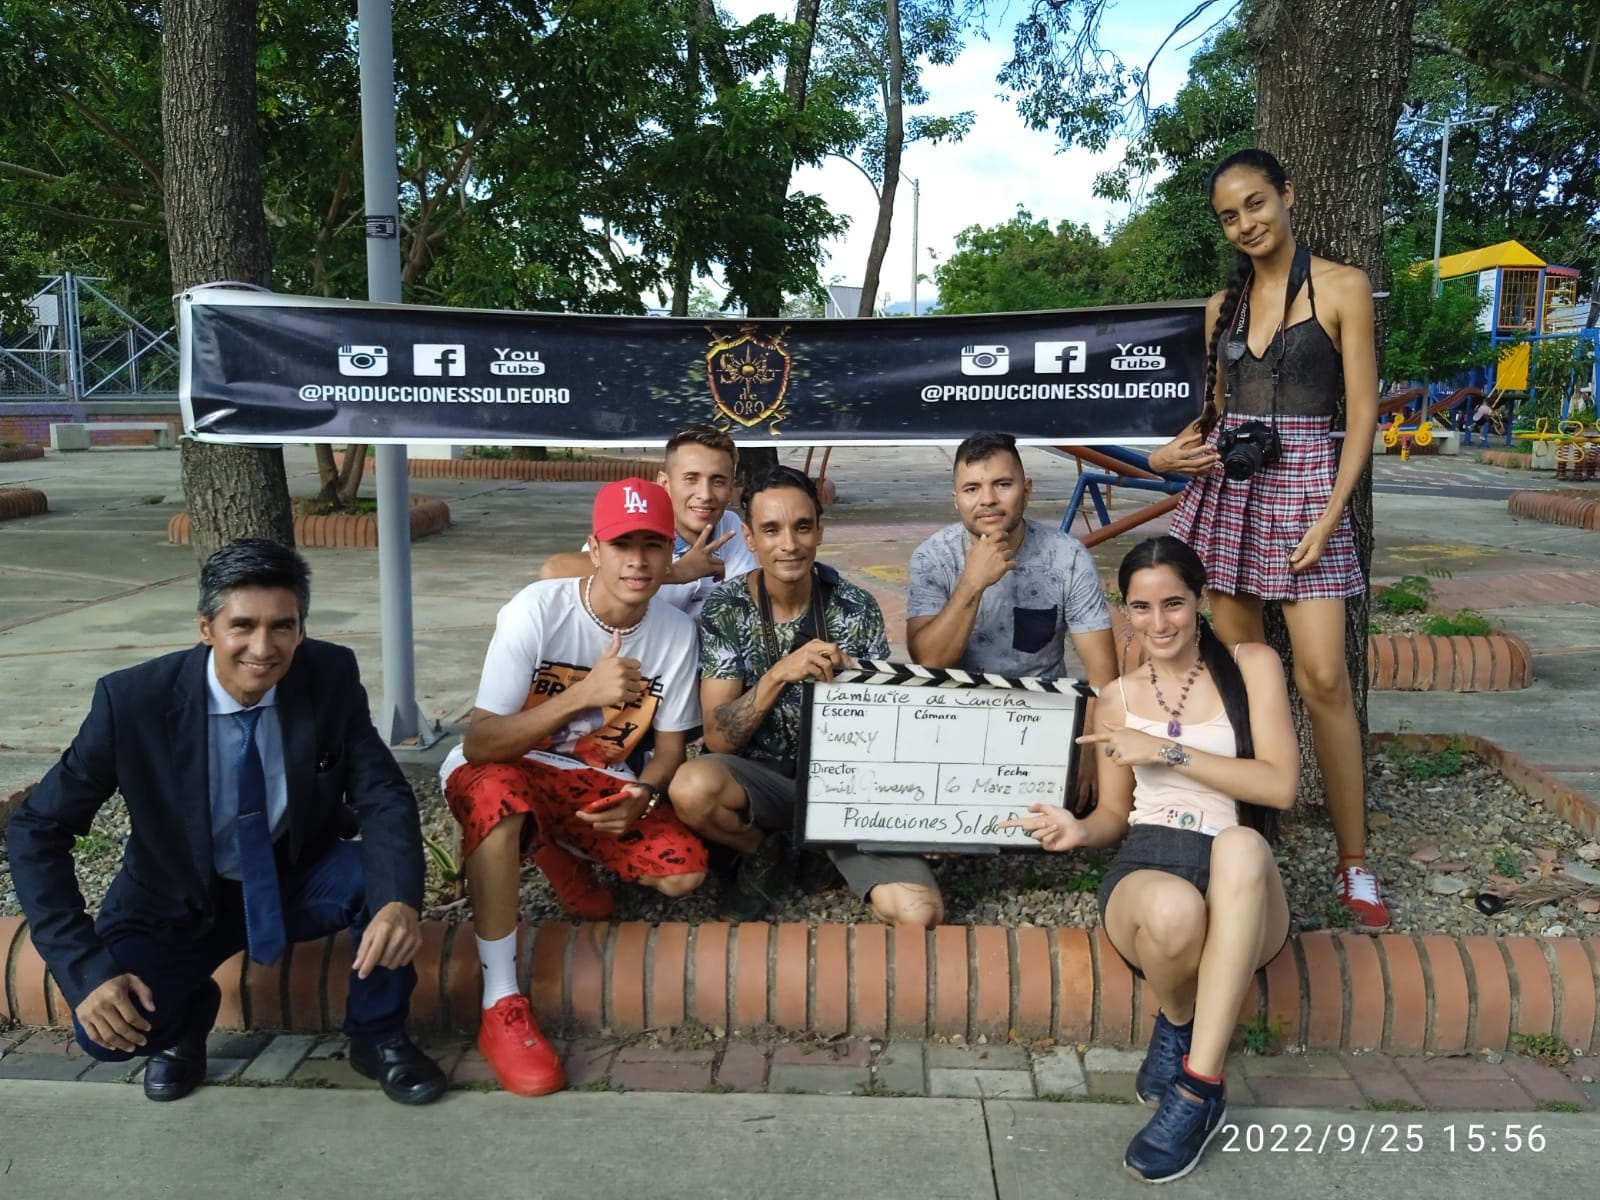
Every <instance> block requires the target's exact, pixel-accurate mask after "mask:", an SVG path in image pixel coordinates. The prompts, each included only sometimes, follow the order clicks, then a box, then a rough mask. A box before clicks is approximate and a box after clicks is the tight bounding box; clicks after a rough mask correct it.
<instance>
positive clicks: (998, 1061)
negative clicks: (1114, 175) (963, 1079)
mask: <svg viewBox="0 0 1600 1200" xmlns="http://www.w3.org/2000/svg"><path fill="white" fill-rule="evenodd" d="M928 1066H929V1067H930V1068H934V1067H936V1068H938V1069H940V1070H956V1071H962V1070H965V1071H1026V1070H1027V1069H1028V1052H1027V1051H1026V1050H1024V1049H1023V1048H1022V1047H1021V1046H1012V1045H1007V1044H996V1045H993V1046H972V1045H965V1046H949V1045H942V1044H940V1043H938V1042H934V1043H932V1044H930V1045H929V1046H928Z"/></svg>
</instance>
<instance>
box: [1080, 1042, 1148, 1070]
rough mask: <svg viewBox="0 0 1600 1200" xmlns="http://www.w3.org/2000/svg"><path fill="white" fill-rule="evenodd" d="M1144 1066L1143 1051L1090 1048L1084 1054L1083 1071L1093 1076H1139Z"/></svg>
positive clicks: (1103, 1047)
mask: <svg viewBox="0 0 1600 1200" xmlns="http://www.w3.org/2000/svg"><path fill="white" fill-rule="evenodd" d="M1143 1065H1144V1051H1143V1050H1114V1049H1112V1048H1111V1047H1109V1046H1090V1047H1089V1048H1088V1049H1087V1050H1085V1051H1084V1052H1083V1069H1084V1070H1085V1071H1087V1072H1089V1074H1091V1075H1137V1074H1138V1073H1139V1068H1140V1067H1141V1066H1143Z"/></svg>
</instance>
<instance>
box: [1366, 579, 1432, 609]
mask: <svg viewBox="0 0 1600 1200" xmlns="http://www.w3.org/2000/svg"><path fill="white" fill-rule="evenodd" d="M1433 596H1434V591H1433V584H1431V583H1429V582H1428V579H1427V577H1426V576H1424V575H1402V576H1401V577H1400V578H1399V579H1397V580H1396V581H1395V582H1394V583H1391V584H1389V585H1388V586H1387V587H1381V588H1379V589H1378V590H1377V591H1375V592H1373V593H1372V603H1373V606H1374V607H1375V608H1377V609H1379V610H1380V611H1382V612H1386V613H1390V614H1392V615H1395V616H1398V615H1400V614H1401V613H1413V612H1422V611H1424V610H1425V609H1426V608H1427V607H1428V605H1429V604H1431V603H1432V602H1433Z"/></svg>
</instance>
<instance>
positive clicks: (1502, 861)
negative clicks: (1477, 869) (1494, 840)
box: [1494, 846, 1522, 879]
mask: <svg viewBox="0 0 1600 1200" xmlns="http://www.w3.org/2000/svg"><path fill="white" fill-rule="evenodd" d="M1494 873H1495V874H1496V875H1504V876H1506V877H1507V878H1510V879H1514V878H1516V877H1517V876H1518V875H1520V874H1522V864H1521V863H1520V862H1518V861H1517V856H1516V855H1515V854H1513V853H1511V851H1509V850H1507V849H1506V848H1505V847H1504V846H1501V847H1500V848H1499V849H1498V850H1496V851H1495V852H1494Z"/></svg>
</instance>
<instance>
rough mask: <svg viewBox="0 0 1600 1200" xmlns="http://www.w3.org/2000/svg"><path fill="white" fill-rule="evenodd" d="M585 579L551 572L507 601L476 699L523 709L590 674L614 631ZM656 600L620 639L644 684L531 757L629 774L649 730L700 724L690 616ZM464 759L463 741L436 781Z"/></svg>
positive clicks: (487, 706) (490, 706) (492, 707)
mask: <svg viewBox="0 0 1600 1200" xmlns="http://www.w3.org/2000/svg"><path fill="white" fill-rule="evenodd" d="M582 587H583V580H581V579H547V580H543V581H541V582H539V583H530V584H529V585H528V586H527V587H525V588H523V589H522V590H521V591H520V592H518V593H517V594H516V595H515V596H513V597H511V599H510V600H509V601H507V602H506V604H505V606H504V607H503V608H502V609H501V610H500V615H499V616H498V617H496V618H495V625H494V637H493V639H491V641H490V642H489V651H488V653H487V654H486V655H485V656H484V660H483V676H482V678H481V679H480V680H479V681H478V698H477V700H476V701H475V702H474V705H475V707H477V708H481V709H483V710H484V711H485V712H492V713H496V714H499V715H501V716H504V715H506V714H509V713H515V712H525V711H527V710H528V709H530V708H535V707H537V706H538V705H540V704H543V703H544V702H545V701H546V700H548V699H550V698H551V697H552V696H558V695H560V694H561V693H562V692H564V691H566V690H567V689H568V688H570V687H572V686H573V685H574V684H577V683H580V682H581V681H582V680H583V679H584V678H585V677H587V676H588V674H589V669H590V668H591V667H593V666H594V664H595V663H597V662H599V661H600V658H601V657H602V656H603V655H604V654H605V652H606V651H607V650H608V649H610V647H611V635H610V634H609V633H607V632H606V631H605V630H603V629H601V628H600V626H598V625H596V624H595V623H594V621H593V620H592V619H591V618H590V616H589V614H588V613H587V612H585V611H584V608H583V601H582V598H581V594H580V591H581V589H582ZM658 600H659V598H658V597H652V599H651V601H650V607H649V609H648V610H647V611H646V613H645V618H644V620H643V621H642V622H640V624H639V627H638V629H637V630H635V631H634V632H633V633H632V634H630V635H629V636H627V637H625V638H623V639H622V650H621V654H622V656H623V657H624V658H636V659H638V660H639V671H640V674H641V675H643V676H644V680H645V694H644V695H643V696H642V697H641V698H640V699H639V700H637V701H635V702H634V703H633V704H631V705H627V706H626V707H620V708H605V709H600V708H586V709H584V710H583V711H582V712H580V713H578V714H577V715H576V716H575V717H573V718H572V720H570V721H568V722H567V723H566V724H565V725H563V726H561V727H560V728H559V729H557V730H556V731H555V732H554V733H552V734H551V735H550V736H549V737H547V738H546V739H545V741H544V743H543V744H542V745H540V746H537V747H535V748H534V749H533V750H531V751H530V752H529V753H528V755H527V757H529V758H535V759H539V760H540V761H543V762H548V763H550V764H551V765H554V766H561V767H577V766H589V767H596V768H599V769H600V770H604V771H607V772H609V773H611V774H613V775H616V776H618V777H619V778H623V779H632V778H633V777H634V776H633V771H632V770H631V769H630V768H629V767H628V765H627V761H626V760H627V757H628V755H629V754H630V753H632V751H633V749H634V747H635V746H637V745H638V744H639V740H640V739H641V738H642V737H644V733H645V730H647V729H650V728H655V729H660V730H662V731H664V732H667V733H675V732H682V731H685V730H689V729H693V728H695V727H696V726H698V725H699V724H700V669H699V651H698V648H697V639H696V637H695V627H694V622H692V621H691V620H690V619H689V618H688V617H686V616H685V615H684V614H683V613H681V612H679V611H678V610H677V609H675V608H673V607H672V606H671V605H669V604H662V603H659V602H658ZM466 761H467V759H466V754H465V753H464V752H463V750H462V748H461V747H460V746H457V747H456V748H455V749H453V750H451V751H450V754H449V756H448V757H447V758H446V759H445V760H444V764H443V766H441V767H440V769H439V779H440V782H441V783H442V782H443V781H445V780H447V779H449V778H450V774H451V772H453V771H454V770H455V769H456V768H457V767H459V766H461V765H462V764H463V763H465V762H466Z"/></svg>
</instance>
